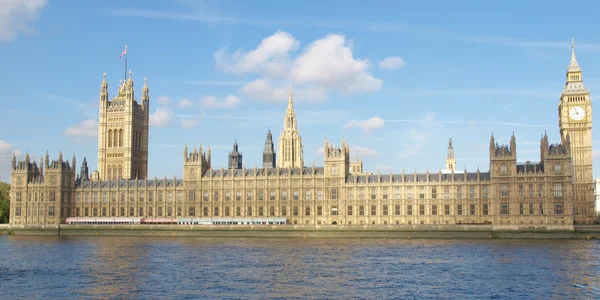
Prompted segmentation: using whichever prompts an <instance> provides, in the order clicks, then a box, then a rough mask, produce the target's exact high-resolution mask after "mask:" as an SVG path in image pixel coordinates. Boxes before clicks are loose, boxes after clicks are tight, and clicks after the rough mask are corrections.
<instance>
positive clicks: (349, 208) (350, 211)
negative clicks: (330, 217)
mask: <svg viewBox="0 0 600 300" xmlns="http://www.w3.org/2000/svg"><path fill="white" fill-rule="evenodd" d="M347 211H348V212H347V213H346V214H347V215H348V216H351V215H352V205H348V207H347Z"/></svg>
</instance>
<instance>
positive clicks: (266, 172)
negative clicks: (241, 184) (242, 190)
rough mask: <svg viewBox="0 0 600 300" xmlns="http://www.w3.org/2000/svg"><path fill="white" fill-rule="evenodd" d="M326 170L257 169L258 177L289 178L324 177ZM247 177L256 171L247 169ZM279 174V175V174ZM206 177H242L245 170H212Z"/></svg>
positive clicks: (321, 168)
mask: <svg viewBox="0 0 600 300" xmlns="http://www.w3.org/2000/svg"><path fill="white" fill-rule="evenodd" d="M324 171H325V168H323V167H314V168H312V167H310V168H306V167H305V168H257V169H256V174H257V175H258V176H277V175H280V176H288V175H292V176H294V175H309V176H310V175H323V173H324ZM245 172H246V173H245V176H254V169H245ZM278 173H279V174H278ZM204 176H206V177H221V176H223V177H231V176H233V177H242V176H244V169H219V170H216V169H210V170H207V171H206V172H205V173H204Z"/></svg>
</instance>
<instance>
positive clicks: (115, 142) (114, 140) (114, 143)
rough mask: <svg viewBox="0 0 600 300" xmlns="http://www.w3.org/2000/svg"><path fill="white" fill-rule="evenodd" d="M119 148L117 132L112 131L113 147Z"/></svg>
mask: <svg viewBox="0 0 600 300" xmlns="http://www.w3.org/2000/svg"><path fill="white" fill-rule="evenodd" d="M117 146H119V135H118V132H117V130H116V129H115V130H113V147H117Z"/></svg>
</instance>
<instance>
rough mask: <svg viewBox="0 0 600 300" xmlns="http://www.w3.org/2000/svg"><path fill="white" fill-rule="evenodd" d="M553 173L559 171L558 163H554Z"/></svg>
mask: <svg viewBox="0 0 600 300" xmlns="http://www.w3.org/2000/svg"><path fill="white" fill-rule="evenodd" d="M554 173H557V174H559V173H560V164H555V165H554Z"/></svg>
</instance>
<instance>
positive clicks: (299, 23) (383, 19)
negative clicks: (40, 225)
mask: <svg viewBox="0 0 600 300" xmlns="http://www.w3.org/2000/svg"><path fill="white" fill-rule="evenodd" d="M25 2H27V1H25ZM25 2H23V1H19V0H13V1H3V2H2V3H0V56H1V57H3V62H2V68H1V71H0V104H1V105H2V108H3V109H2V110H0V126H1V127H2V128H4V129H3V130H2V131H1V133H0V163H1V165H2V166H4V167H0V180H7V179H8V178H9V168H8V164H9V162H10V156H11V155H12V152H14V151H16V152H17V153H19V154H20V157H23V155H24V153H25V151H28V152H29V153H30V154H31V155H32V156H34V157H38V156H39V155H41V154H43V153H45V151H46V150H48V151H49V152H50V154H51V156H54V157H56V156H57V154H58V151H59V150H61V149H62V151H63V153H64V155H66V156H67V157H70V156H71V155H72V153H76V154H77V156H78V158H79V161H81V157H82V156H83V155H85V156H87V159H88V161H89V162H90V168H91V169H96V164H97V137H96V135H97V132H96V131H97V129H96V128H97V125H96V124H97V120H96V118H97V114H98V93H99V90H100V82H101V80H102V73H103V72H106V73H107V78H108V82H109V89H110V90H111V92H116V89H117V85H118V82H119V79H122V78H123V72H124V65H123V60H122V59H121V60H119V59H117V57H118V55H119V54H120V53H121V52H122V51H123V48H124V46H125V45H128V69H130V70H131V71H132V72H133V79H134V82H135V87H136V92H137V95H138V98H139V95H140V94H141V87H142V85H143V79H144V77H147V78H148V85H149V87H150V97H151V107H152V108H151V111H152V127H151V129H150V143H149V144H150V166H149V176H151V177H153V176H154V175H156V176H158V177H162V176H165V175H166V176H168V177H172V176H173V175H176V176H177V177H180V176H181V174H182V151H183V145H184V144H185V143H187V144H188V146H190V147H193V145H195V144H196V145H198V144H200V143H202V144H203V145H204V146H205V147H206V145H208V144H210V145H211V147H212V149H213V155H212V158H213V161H212V164H213V167H214V168H219V167H220V166H222V165H223V166H225V167H226V166H227V153H228V151H230V150H231V144H232V143H233V141H234V139H237V141H238V143H239V145H240V150H241V151H242V152H243V154H244V164H245V165H246V167H248V168H251V167H253V166H254V165H255V164H256V165H260V164H261V153H262V150H263V149H262V147H263V145H264V139H265V135H266V132H267V130H268V129H269V128H271V130H272V131H273V133H274V138H275V139H278V136H279V132H280V130H281V128H282V126H283V117H284V114H285V109H286V106H287V104H286V101H287V87H288V86H289V84H290V83H292V84H293V85H294V99H295V108H296V111H297V116H298V126H299V129H300V134H301V136H302V138H303V141H304V157H305V164H306V165H309V166H310V165H312V162H313V161H314V163H315V164H316V165H322V161H323V158H322V154H321V153H320V151H319V148H321V147H322V146H323V143H324V140H325V138H331V139H332V140H333V141H334V143H335V144H338V145H339V143H340V141H341V139H342V137H345V138H347V139H348V140H349V142H350V145H351V148H352V151H351V153H352V157H353V158H355V157H357V156H358V157H360V158H362V159H363V162H364V167H365V169H367V170H370V171H373V172H377V171H381V172H382V173H389V172H390V169H392V170H393V172H395V173H399V172H401V171H402V169H405V170H407V171H412V170H415V169H416V170H417V171H423V170H426V169H429V170H430V171H437V170H438V169H440V168H444V161H445V156H446V147H447V143H448V138H449V137H452V139H453V143H454V147H455V153H456V158H457V167H458V169H460V170H462V169H464V168H465V167H466V168H467V170H469V171H475V170H476V169H477V168H478V167H479V168H480V169H481V170H482V171H487V170H488V168H489V154H488V150H487V148H488V145H489V139H490V134H491V133H492V132H493V133H494V136H495V137H496V140H497V141H498V142H500V143H508V142H509V139H510V135H511V134H512V132H514V133H515V135H516V139H517V155H518V160H519V161H527V160H531V161H537V160H539V140H540V137H541V135H542V134H543V133H544V131H547V133H548V136H549V138H550V140H551V141H552V142H557V141H558V140H559V136H558V120H557V107H558V101H559V97H560V93H561V91H562V88H563V86H564V83H565V72H566V68H567V65H568V63H569V59H570V45H571V44H570V42H571V38H572V37H574V38H575V45H576V52H577V58H578V61H579V64H580V66H581V67H582V69H583V79H584V83H585V85H586V87H587V88H589V89H591V92H592V97H593V98H595V96H594V95H595V90H600V72H599V71H598V70H600V39H599V38H598V35H597V28H598V25H600V24H598V21H597V18H596V12H597V11H598V10H599V9H600V4H599V3H597V2H595V1H574V2H577V4H576V7H578V9H577V11H574V12H568V13H567V12H566V6H565V3H564V2H563V1H544V2H543V5H541V1H503V2H489V1H418V2H417V1H410V2H409V1H307V0H305V1H241V0H240V1H172V2H167V1H55V0H51V1H43V0H39V1H35V0H31V1H29V5H24V3H25ZM573 5H575V4H573ZM184 99H185V100H184ZM595 134H596V131H594V153H595V155H594V158H595V160H594V175H595V176H596V177H597V176H600V166H599V165H598V160H597V157H599V156H598V155H597V154H598V152H597V150H596V149H597V148H598V141H600V139H599V138H598V137H597V136H596V135H595Z"/></svg>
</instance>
